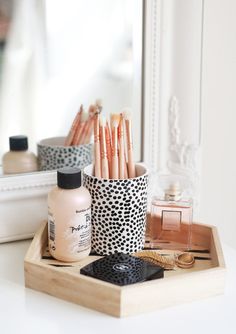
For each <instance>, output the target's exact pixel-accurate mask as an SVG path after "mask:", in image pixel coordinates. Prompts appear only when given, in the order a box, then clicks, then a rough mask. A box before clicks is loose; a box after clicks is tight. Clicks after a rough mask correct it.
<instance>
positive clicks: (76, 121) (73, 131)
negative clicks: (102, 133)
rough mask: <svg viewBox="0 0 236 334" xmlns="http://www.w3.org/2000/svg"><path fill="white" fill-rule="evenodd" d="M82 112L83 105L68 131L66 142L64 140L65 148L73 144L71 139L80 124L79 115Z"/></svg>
mask: <svg viewBox="0 0 236 334" xmlns="http://www.w3.org/2000/svg"><path fill="white" fill-rule="evenodd" d="M82 112H83V105H82V104H81V106H80V110H79V111H78V112H77V114H76V116H75V118H74V120H73V123H72V125H71V128H70V131H69V133H68V135H67V137H66V140H65V146H70V145H72V142H73V138H74V135H75V132H76V128H77V126H78V124H79V122H80V117H81V114H82Z"/></svg>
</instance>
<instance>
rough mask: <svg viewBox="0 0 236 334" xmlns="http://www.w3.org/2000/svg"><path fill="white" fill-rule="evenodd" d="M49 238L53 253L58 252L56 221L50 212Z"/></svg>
mask: <svg viewBox="0 0 236 334" xmlns="http://www.w3.org/2000/svg"><path fill="white" fill-rule="evenodd" d="M48 236H49V248H50V249H51V250H53V251H55V250H56V243H55V237H56V234H55V221H54V218H53V215H52V213H51V212H50V211H49V212H48Z"/></svg>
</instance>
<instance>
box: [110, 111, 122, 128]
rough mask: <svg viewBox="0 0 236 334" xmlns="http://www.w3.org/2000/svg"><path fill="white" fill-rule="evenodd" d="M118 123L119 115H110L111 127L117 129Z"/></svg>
mask: <svg viewBox="0 0 236 334" xmlns="http://www.w3.org/2000/svg"><path fill="white" fill-rule="evenodd" d="M119 122H120V115H119V114H111V126H112V127H115V128H117V127H118V125H119Z"/></svg>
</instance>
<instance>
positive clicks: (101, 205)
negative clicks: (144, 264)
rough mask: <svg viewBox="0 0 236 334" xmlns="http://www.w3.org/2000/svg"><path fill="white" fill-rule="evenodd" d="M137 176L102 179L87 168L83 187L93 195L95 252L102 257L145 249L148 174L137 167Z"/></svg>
mask: <svg viewBox="0 0 236 334" xmlns="http://www.w3.org/2000/svg"><path fill="white" fill-rule="evenodd" d="M135 167H136V175H137V177H135V178H132V179H124V180H123V179H99V178H97V177H95V176H94V175H93V166H92V165H89V166H87V167H86V168H85V169H84V186H85V187H86V188H87V189H88V190H89V192H90V194H91V196H92V250H93V251H95V252H96V253H97V254H100V255H109V254H114V253H117V252H122V253H125V254H132V253H135V252H137V251H139V250H141V249H142V248H143V247H144V241H145V228H146V216H147V187H148V171H147V168H146V166H145V165H144V164H141V163H138V164H136V166H135Z"/></svg>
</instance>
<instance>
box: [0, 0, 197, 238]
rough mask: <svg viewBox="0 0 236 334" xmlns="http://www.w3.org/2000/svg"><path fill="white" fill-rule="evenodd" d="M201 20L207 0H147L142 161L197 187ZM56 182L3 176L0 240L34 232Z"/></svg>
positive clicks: (38, 176) (49, 177)
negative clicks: (183, 177)
mask: <svg viewBox="0 0 236 334" xmlns="http://www.w3.org/2000/svg"><path fill="white" fill-rule="evenodd" d="M202 23H203V0H200V1H199V0H188V1H186V0H179V1H178V2H177V1H174V0H145V1H144V34H143V36H144V37H143V50H144V52H143V77H142V79H143V99H142V100H143V101H142V106H143V108H142V109H143V113H142V134H143V135H142V143H143V145H142V154H141V156H142V158H143V159H142V160H143V161H144V162H145V163H147V164H148V166H149V168H150V171H151V172H154V171H157V170H162V171H165V170H166V169H169V171H170V172H172V173H180V174H187V175H190V176H191V177H193V178H194V179H195V186H197V181H196V180H197V178H198V175H199V173H200V169H199V164H198V163H197V161H198V156H197V155H198V153H199V147H200V119H201V117H200V115H201V52H202ZM55 182H56V173H55V172H39V173H34V174H29V175H21V176H11V177H5V178H0V242H6V241H12V240H19V239H25V238H30V237H32V236H33V234H34V232H35V231H36V229H37V227H38V225H39V224H40V222H41V220H42V219H45V218H46V217H47V205H46V197H47V193H48V191H49V189H50V188H51V187H52V186H53V185H54V184H55ZM195 193H196V194H195V196H196V197H198V194H197V191H196V192H195Z"/></svg>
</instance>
